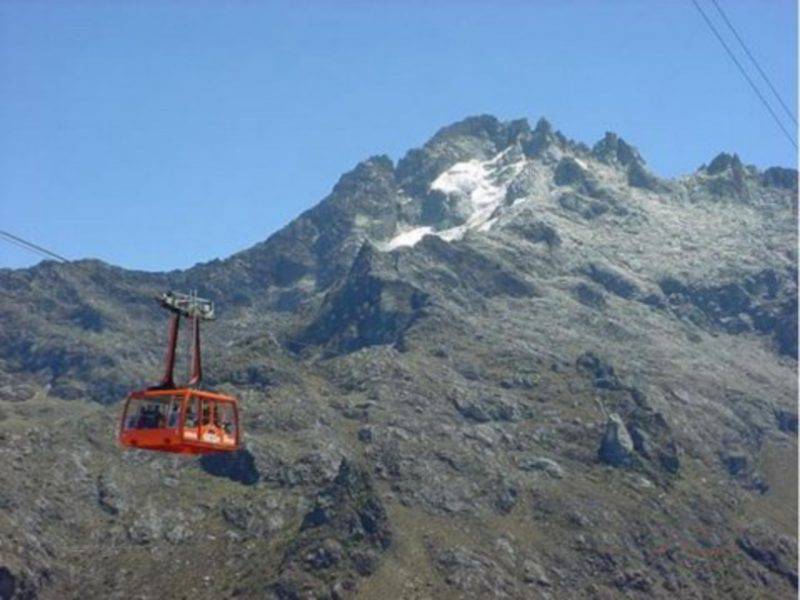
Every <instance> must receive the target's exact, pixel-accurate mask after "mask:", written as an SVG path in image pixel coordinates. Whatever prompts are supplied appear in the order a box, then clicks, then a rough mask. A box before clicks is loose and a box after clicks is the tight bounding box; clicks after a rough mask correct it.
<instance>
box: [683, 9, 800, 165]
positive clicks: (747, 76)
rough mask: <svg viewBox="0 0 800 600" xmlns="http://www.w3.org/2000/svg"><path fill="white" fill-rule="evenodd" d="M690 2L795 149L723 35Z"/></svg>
mask: <svg viewBox="0 0 800 600" xmlns="http://www.w3.org/2000/svg"><path fill="white" fill-rule="evenodd" d="M692 4H694V6H695V8H696V9H697V11H698V12H699V13H700V16H701V17H703V20H704V21H705V22H706V25H708V28H709V29H710V30H711V32H712V33H713V34H714V37H716V38H717V40H718V41H719V43H720V44H722V47H723V48H724V49H725V52H727V54H728V56H729V57H730V59H731V60H732V61H733V63H734V64H735V65H736V68H737V69H739V72H740V73H741V74H742V77H744V78H745V80H746V81H747V83H749V84H750V87H751V88H752V89H753V91H754V92H755V94H756V96H758V99H759V100H761V103H762V104H763V105H764V107H765V108H766V109H767V111H768V112H769V114H770V115H772V118H773V119H774V120H775V123H776V124H777V125H778V127H780V129H781V131H783V133H784V134H785V135H786V137H787V139H788V140H789V142H790V143H791V144H792V147H793V148H794V149H795V150H797V142H796V141H795V140H794V138H793V137H792V134H790V133H789V130H788V129H786V127H784V125H783V123H782V122H781V120H780V119H779V118H778V115H777V114H775V111H774V110H773V109H772V106H770V104H769V102H767V99H766V98H765V97H764V94H762V93H761V90H759V89H758V86H756V84H755V83H754V82H753V80H752V78H751V77H750V75H748V74H747V71H746V70H745V68H744V67H743V66H742V63H741V62H739V59H738V58H736V55H735V54H734V53H733V51H732V50H731V49H730V46H728V44H727V42H726V41H725V40H724V39H723V37H722V35H721V34H720V32H719V31H718V30H717V28H716V27H715V26H714V23H712V22H711V19H709V18H708V15H707V14H706V12H705V11H704V10H703V8H702V7H701V6H700V4H699V3H698V2H697V0H692Z"/></svg>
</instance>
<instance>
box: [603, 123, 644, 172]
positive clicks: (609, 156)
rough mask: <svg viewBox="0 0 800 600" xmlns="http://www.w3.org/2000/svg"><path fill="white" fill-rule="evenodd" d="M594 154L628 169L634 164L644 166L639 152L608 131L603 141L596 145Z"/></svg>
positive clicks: (604, 160)
mask: <svg viewBox="0 0 800 600" xmlns="http://www.w3.org/2000/svg"><path fill="white" fill-rule="evenodd" d="M592 154H593V155H594V156H595V157H596V158H597V159H598V160H601V161H603V162H606V163H609V164H613V163H618V164H620V165H623V166H626V167H627V166H629V165H631V164H633V163H638V164H640V165H643V164H644V159H643V158H642V156H641V154H639V151H638V150H637V149H636V148H634V147H633V146H631V145H630V144H628V143H627V142H626V141H625V140H623V139H622V138H621V137H619V136H618V135H617V134H616V133H612V132H611V131H607V132H606V134H605V136H604V137H603V139H602V140H600V141H599V142H597V143H596V144H595V145H594V147H593V148H592Z"/></svg>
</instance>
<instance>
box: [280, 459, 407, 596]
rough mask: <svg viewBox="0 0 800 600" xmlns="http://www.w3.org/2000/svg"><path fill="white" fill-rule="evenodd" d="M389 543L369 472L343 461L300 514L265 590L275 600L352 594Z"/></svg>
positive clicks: (387, 523) (387, 531) (383, 515)
mask: <svg viewBox="0 0 800 600" xmlns="http://www.w3.org/2000/svg"><path fill="white" fill-rule="evenodd" d="M391 543H392V531H391V529H390V526H389V521H388V518H387V516H386V511H385V509H384V507H383V504H382V502H381V500H380V498H379V497H378V496H377V495H376V493H375V490H374V487H373V483H372V478H371V476H370V475H369V473H368V472H367V471H366V470H365V469H364V468H363V467H361V466H358V465H355V464H353V463H351V462H349V461H347V460H344V461H342V463H341V466H340V467H339V472H338V474H337V475H336V478H335V479H334V480H333V482H332V483H331V484H330V486H328V487H327V488H326V489H324V490H322V491H321V492H320V493H319V495H318V496H317V499H316V501H315V503H314V507H313V508H312V509H311V510H310V511H309V512H308V513H306V515H305V517H304V518H303V521H302V524H301V525H300V531H299V532H298V535H297V536H296V538H295V539H294V540H293V541H292V542H291V543H290V544H289V547H288V548H287V549H286V551H285V552H284V557H283V560H282V562H281V566H280V569H279V572H280V574H279V576H278V578H277V579H276V581H275V582H273V583H272V584H270V585H269V586H268V591H269V592H270V593H271V594H272V595H273V596H275V597H277V598H295V597H298V598H299V597H319V595H320V594H322V595H325V596H341V595H343V594H347V593H348V592H349V593H353V592H354V591H355V588H356V586H357V582H358V579H359V578H361V577H368V576H370V575H372V574H373V573H375V571H376V570H377V569H378V566H379V565H380V563H381V560H382V559H383V555H384V553H385V552H386V551H387V549H388V548H389V547H390V546H391Z"/></svg>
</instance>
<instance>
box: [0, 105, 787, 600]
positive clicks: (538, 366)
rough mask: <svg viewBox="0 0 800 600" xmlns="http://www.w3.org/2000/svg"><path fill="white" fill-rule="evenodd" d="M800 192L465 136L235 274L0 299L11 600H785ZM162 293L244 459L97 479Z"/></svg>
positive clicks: (4, 282) (148, 346) (53, 285)
mask: <svg viewBox="0 0 800 600" xmlns="http://www.w3.org/2000/svg"><path fill="white" fill-rule="evenodd" d="M742 156H744V154H743V153H742ZM796 191H797V173H796V171H793V170H791V169H783V168H780V167H773V168H770V169H766V170H764V171H761V170H759V169H758V168H756V167H754V166H752V165H747V164H745V162H744V161H743V160H742V158H740V156H739V155H736V154H733V153H724V154H720V155H719V156H717V157H715V158H714V159H713V160H711V161H710V162H709V164H708V166H703V167H701V168H700V169H698V170H697V171H696V172H694V173H691V174H688V175H685V176H683V177H679V178H676V179H671V180H666V179H662V178H660V177H658V176H657V175H655V174H654V173H652V172H650V171H649V170H648V168H647V166H646V163H645V161H644V158H643V157H642V156H641V154H640V153H639V152H638V151H637V150H636V148H635V147H634V146H632V145H631V144H630V143H629V142H626V141H625V140H623V139H622V138H620V137H619V136H617V135H615V134H612V133H609V134H606V136H605V137H604V138H603V139H602V140H600V141H599V142H598V143H596V144H594V146H592V147H589V146H587V145H585V144H582V143H579V142H575V141H572V140H569V139H567V138H566V137H565V136H564V135H563V134H561V133H560V132H558V131H557V130H556V129H555V128H554V127H553V126H552V125H551V124H550V123H548V122H547V121H546V120H544V119H541V120H539V122H538V123H537V124H536V125H535V126H534V127H531V126H530V125H529V124H528V123H527V121H525V120H516V121H510V122H503V121H500V120H498V119H496V118H494V117H491V116H487V115H482V116H477V117H471V118H468V119H465V120H464V121H461V122H459V123H455V124H453V125H450V126H447V127H444V128H442V129H441V130H439V131H438V132H437V133H436V134H435V135H434V136H433V137H432V138H431V139H430V140H429V141H428V142H427V143H425V144H424V145H423V146H422V147H420V148H416V149H413V150H410V151H409V152H408V153H407V154H406V155H405V156H404V157H403V158H401V159H400V160H399V161H397V163H396V164H395V163H394V162H393V161H392V160H390V159H389V158H387V157H385V156H374V157H371V158H368V159H366V160H364V161H363V162H361V163H359V164H358V165H356V166H355V167H354V168H353V169H352V170H351V171H350V172H348V173H346V174H344V175H343V176H342V177H341V178H340V179H339V181H338V182H336V183H335V185H334V186H333V187H332V189H331V192H330V194H329V195H328V196H326V197H325V198H324V199H323V200H322V201H321V202H320V203H319V204H317V205H316V206H314V207H313V208H311V209H309V210H307V211H306V212H304V213H302V214H301V215H299V216H298V217H297V218H296V219H295V220H294V221H292V222H291V223H290V224H289V225H287V226H286V227H285V228H283V229H282V230H281V231H278V232H276V233H275V234H274V235H272V236H271V237H270V238H269V239H267V240H265V241H264V242H262V243H260V244H257V245H256V246H254V247H252V248H249V249H247V250H244V251H242V252H239V253H237V254H235V255H233V256H231V257H229V258H226V259H224V260H215V261H211V262H208V263H203V264H198V265H196V266H195V267H193V268H191V269H187V270H185V271H173V272H170V273H141V272H133V271H126V270H124V269H120V268H116V267H113V266H110V265H107V264H104V263H101V262H99V261H94V260H86V261H79V262H77V263H73V264H55V263H52V262H47V261H45V262H42V263H41V264H39V265H37V266H35V267H33V268H31V269H21V270H8V269H5V270H0V289H2V292H3V293H2V294H0V450H2V452H3V458H2V460H0V513H2V515H3V517H4V518H3V519H0V540H2V541H3V543H2V544H1V545H0V559H2V560H0V593H2V594H6V595H13V596H14V597H15V600H16V598H23V597H24V598H27V597H31V598H32V597H34V595H37V596H38V597H42V598H74V597H87V598H122V597H129V596H130V591H131V590H135V592H136V594H137V595H141V596H142V597H149V598H155V597H184V596H191V597H198V598H204V597H214V598H232V597H241V598H250V597H253V598H259V597H270V596H273V597H279V598H306V597H321V598H347V597H365V598H408V599H411V598H439V597H441V598H451V597H453V598H455V597H464V598H484V597H507V598H531V597H543V598H546V597H550V598H615V597H621V596H630V597H634V596H636V597H639V596H641V597H645V596H647V597H653V598H674V597H691V598H715V597H716V598H728V597H735V596H736V595H737V594H738V595H739V596H740V597H742V598H745V597H759V596H763V597H771V598H772V597H775V598H782V597H793V595H794V593H795V585H796V571H793V570H792V565H793V564H794V561H793V557H794V556H795V555H796V545H795V544H796V531H795V530H794V525H793V524H794V523H795V517H794V515H793V513H792V512H791V510H790V509H791V507H792V506H793V505H794V504H795V498H794V497H793V496H792V495H791V494H792V493H794V492H793V490H795V489H796V480H793V479H792V477H794V474H795V473H796V471H797V469H796V453H795V449H796V439H797V438H796V432H797V405H796V399H797V252H796V248H797V233H796V231H797V229H796V211H797V198H796ZM165 289H177V290H187V289H196V290H197V291H198V293H199V294H200V295H202V296H206V297H211V298H212V299H214V300H215V301H216V302H217V304H218V307H219V311H218V312H219V319H218V321H217V322H216V323H215V324H214V325H213V326H212V327H209V328H207V329H206V332H207V333H206V334H205V338H204V342H205V344H206V345H205V358H206V383H207V384H208V386H209V387H212V388H215V389H220V390H223V391H225V392H226V393H230V394H234V395H236V396H237V397H239V398H240V400H241V418H242V426H243V431H244V436H245V437H244V444H245V448H246V450H244V451H242V452H240V453H237V454H235V455H232V456H231V455H217V456H207V457H203V458H199V459H198V458H189V457H179V456H161V455H157V454H152V453H150V454H148V453H140V452H122V451H121V450H120V449H119V448H118V447H117V446H116V443H115V440H114V437H113V431H114V428H115V426H116V419H117V418H118V415H117V410H118V408H119V404H118V402H119V400H120V399H121V398H122V397H124V394H125V393H126V392H127V391H129V390H130V389H137V388H140V387H142V386H143V385H147V384H148V383H151V382H152V381H153V380H154V379H156V378H157V375H158V370H159V361H160V357H161V352H162V346H163V341H164V340H163V335H164V334H163V329H164V323H163V318H164V315H163V314H161V312H162V311H160V309H158V307H157V306H156V305H155V303H153V302H152V300H151V298H152V296H153V295H155V294H157V293H159V292H162V291H164V290H165ZM607 414H610V416H608V417H607V416H606V415H607ZM787 490H792V492H791V493H790V492H787ZM743 523H744V524H748V527H747V529H746V530H742V529H741V524H743ZM787 523H792V526H791V527H789V526H787ZM750 525H752V527H751V526H750ZM780 540H783V541H780ZM6 542H7V543H6ZM709 557H712V558H709ZM133 565H135V568H134V567H133ZM564 565H568V568H567V567H565V566H564Z"/></svg>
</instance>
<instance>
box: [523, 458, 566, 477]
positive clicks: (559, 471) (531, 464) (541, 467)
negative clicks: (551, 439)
mask: <svg viewBox="0 0 800 600" xmlns="http://www.w3.org/2000/svg"><path fill="white" fill-rule="evenodd" d="M519 468H520V469H523V470H525V471H544V472H545V473H547V474H548V475H550V476H551V477H554V478H556V479H562V478H563V477H564V475H565V471H564V468H563V467H562V466H561V465H559V464H558V463H557V462H556V461H554V460H553V459H552V458H546V457H544V456H534V457H526V458H523V459H520V461H519Z"/></svg>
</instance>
